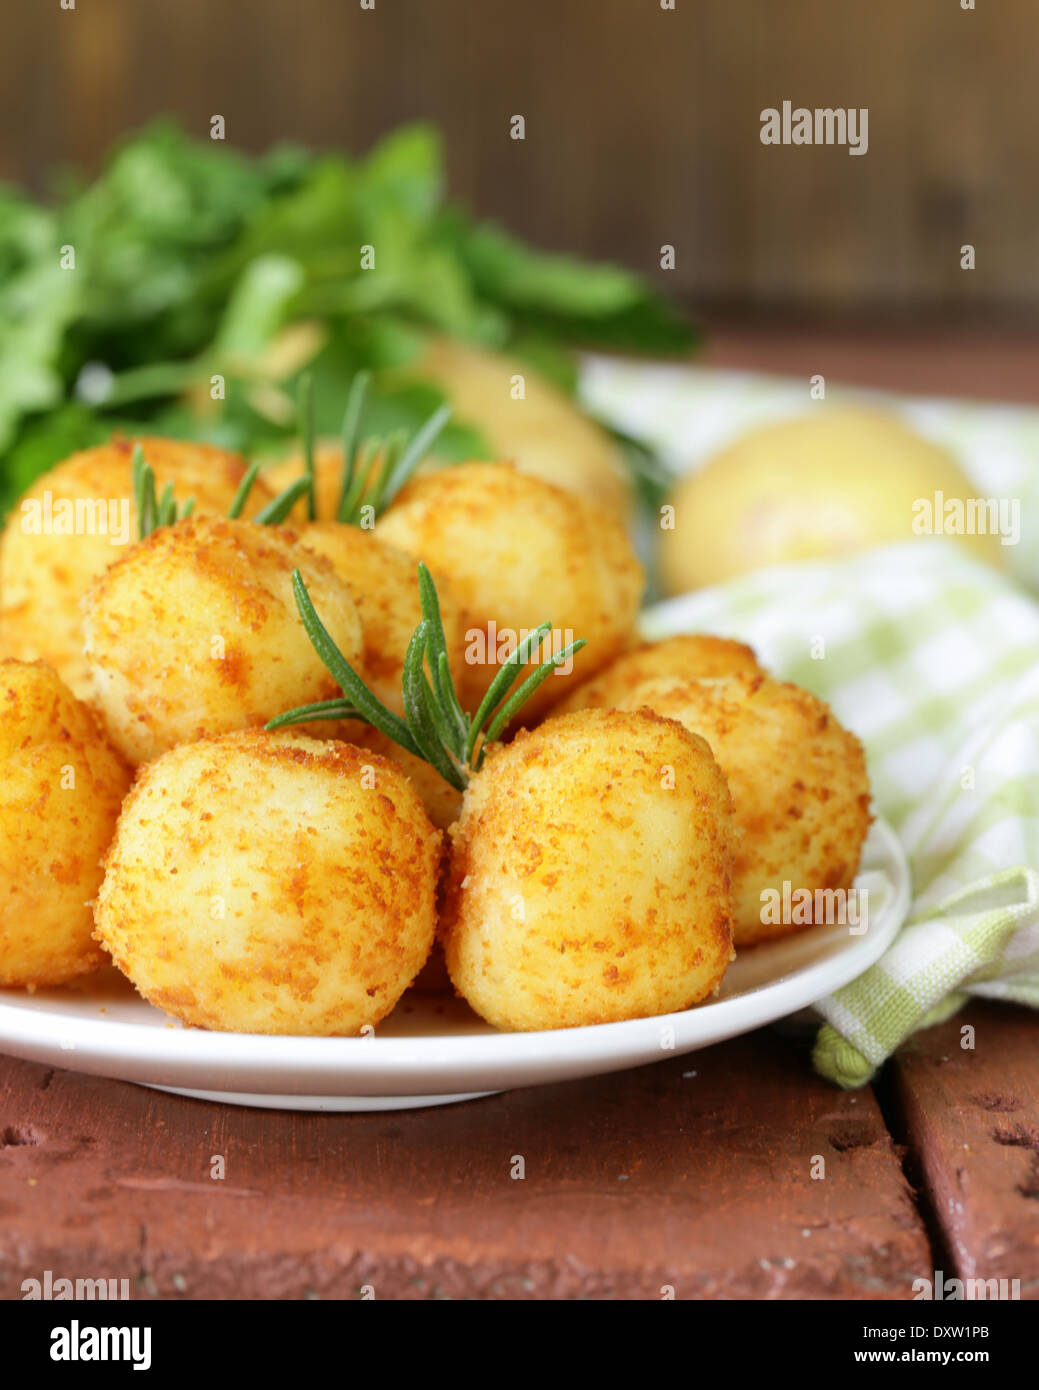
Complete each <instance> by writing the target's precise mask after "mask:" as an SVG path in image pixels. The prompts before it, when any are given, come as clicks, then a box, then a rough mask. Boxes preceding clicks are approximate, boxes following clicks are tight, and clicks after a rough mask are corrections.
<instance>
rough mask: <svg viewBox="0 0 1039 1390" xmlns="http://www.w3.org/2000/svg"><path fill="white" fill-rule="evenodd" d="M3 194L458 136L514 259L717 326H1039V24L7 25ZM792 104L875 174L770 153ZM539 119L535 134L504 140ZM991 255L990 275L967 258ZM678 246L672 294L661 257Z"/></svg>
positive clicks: (683, 12)
mask: <svg viewBox="0 0 1039 1390" xmlns="http://www.w3.org/2000/svg"><path fill="white" fill-rule="evenodd" d="M7 9H8V10H9V11H11V14H10V15H5V31H4V43H3V44H2V45H0V178H4V179H11V180H15V181H18V182H26V183H28V184H29V185H30V186H33V187H35V188H37V189H39V188H41V187H42V186H43V183H44V177H45V171H46V170H48V169H49V168H50V167H51V166H52V165H54V164H60V163H63V162H67V161H70V160H72V161H75V162H77V163H79V164H80V165H82V167H83V168H84V170H92V169H95V168H96V167H97V165H98V163H99V161H100V159H101V157H102V154H103V151H104V150H105V148H106V147H107V146H108V145H109V144H110V143H111V142H113V141H114V140H117V139H121V138H122V137H124V136H125V135H126V133H127V131H128V130H129V129H132V128H133V127H134V126H136V125H138V124H140V123H142V122H144V121H146V120H150V119H151V118H152V117H154V116H155V115H158V114H161V113H166V112H170V113H173V114H175V115H177V116H179V117H180V119H181V120H182V121H183V122H184V123H185V125H186V126H187V128H188V129H189V130H192V131H195V132H198V133H202V134H205V132H206V130H207V128H208V120H209V117H210V115H211V114H213V113H216V112H219V113H221V114H222V115H224V116H225V117H226V119H227V123H228V141H229V143H230V144H231V145H233V146H237V147H240V148H245V149H260V148H263V147H265V146H266V145H268V144H269V143H271V142H272V141H276V140H279V139H283V138H290V139H299V140H302V141H308V142H312V143H314V144H316V145H318V146H325V145H333V146H335V145H343V146H346V147H348V148H351V149H355V150H359V149H362V148H364V147H365V146H367V145H368V143H369V142H370V141H371V140H372V139H374V138H375V137H376V136H377V135H378V134H379V133H381V132H383V131H385V130H387V129H390V128H392V127H393V126H395V125H397V124H398V123H400V122H401V121H404V120H410V119H414V118H415V117H428V118H429V119H431V120H433V121H435V122H436V123H437V124H438V125H439V126H440V127H441V128H442V129H443V131H444V133H445V140H446V145H447V151H448V162H449V168H450V172H451V184H452V189H453V192H454V193H455V194H457V196H459V197H460V198H462V199H464V200H467V201H469V202H471V203H472V204H473V205H474V206H475V207H476V208H477V210H478V211H480V212H481V213H482V214H484V215H486V216H490V217H495V218H499V219H501V220H502V221H503V222H505V223H506V224H507V225H508V226H509V227H511V228H512V229H513V230H514V231H516V232H518V233H521V234H523V235H526V236H528V237H530V238H532V239H533V240H535V241H537V242H540V243H543V244H545V245H547V246H552V247H555V248H559V249H571V250H574V251H576V252H578V253H580V254H582V255H585V256H607V257H611V258H616V259H619V260H621V261H624V262H626V263H628V264H630V265H632V266H635V267H637V268H639V269H642V270H646V271H648V272H649V273H650V274H652V275H654V276H655V277H656V279H657V281H658V283H660V284H661V286H662V287H663V288H664V289H665V290H666V291H668V292H674V293H677V294H680V295H683V296H686V297H689V298H693V297H695V298H696V299H697V300H698V301H699V302H700V303H701V304H703V305H708V306H710V305H741V304H742V305H747V304H748V303H750V304H757V305H758V306H766V305H770V304H771V305H791V304H793V305H801V306H805V307H810V308H813V309H815V310H827V309H828V310H831V311H832V310H833V309H834V308H837V307H847V308H849V309H854V310H855V311H856V312H858V313H871V312H874V311H877V310H884V309H886V310H892V309H899V308H901V310H902V311H903V312H905V311H906V310H907V309H919V308H920V307H928V308H932V309H933V308H946V309H949V308H953V309H956V310H958V311H960V312H961V313H963V314H965V315H968V314H972V313H974V312H975V311H977V310H980V309H985V310H990V311H998V312H1000V313H1004V314H1006V315H1008V316H1011V315H1021V314H1023V313H1030V314H1031V315H1032V316H1033V318H1034V313H1035V309H1036V305H1037V304H1039V259H1037V258H1036V256H1035V255H1034V241H1035V237H1034V228H1035V225H1036V220H1037V216H1039V201H1037V200H1039V192H1037V185H1036V182H1035V180H1034V179H1030V178H1028V177H1027V173H1028V171H1029V170H1030V168H1031V166H1032V161H1033V144H1034V137H1033V130H1034V118H1033V112H1032V91H1033V88H1034V80H1033V74H1032V66H1033V63H1034V59H1033V54H1034V51H1035V45H1036V38H1037V32H1039V31H1037V24H1039V16H1037V12H1036V8H1035V6H1034V5H1029V4H1027V3H1025V0H1017V3H1015V4H1003V5H992V4H979V5H978V6H977V7H976V9H975V10H973V11H964V10H962V9H961V7H960V6H959V5H958V4H956V3H955V0H917V3H915V4H913V5H906V4H905V3H904V0H872V2H871V3H870V4H869V5H863V4H858V5H844V6H841V7H839V8H837V7H835V6H834V5H833V4H832V3H829V0H797V3H796V4H787V5H777V4H775V3H774V2H773V0H728V3H726V4H724V5H720V4H719V5H706V6H705V5H694V4H691V3H687V0H682V3H679V4H678V5H677V6H676V8H675V9H674V10H671V11H662V10H661V9H660V7H659V4H657V3H655V0H646V3H643V4H633V3H631V0H595V3H594V6H593V4H592V0H537V3H533V4H528V5H527V6H526V7H524V9H523V13H522V15H520V12H519V7H517V6H516V5H514V4H512V3H511V0H484V2H483V3H482V4H480V5H474V4H473V3H472V2H471V0H437V3H436V4H435V5H432V4H429V3H428V0H395V3H393V4H388V3H380V4H377V5H376V7H375V9H374V10H370V11H362V10H361V8H360V6H359V5H358V4H357V2H356V0H353V2H352V3H348V4H344V3H342V0H295V3H294V4H293V5H291V6H288V5H285V4H280V3H278V0H225V3H224V4H222V5H214V4H212V3H210V0H178V4H177V5H176V6H175V7H174V6H169V5H165V6H163V5H155V4H152V5H142V4H140V3H137V0H106V3H105V4H104V5H86V4H81V5H79V6H78V7H77V8H76V9H75V10H72V11H67V10H62V9H61V8H60V7H59V5H58V3H57V0H53V2H52V3H49V4H45V5H35V6H27V5H23V6H8V7H7ZM784 100H790V101H791V102H793V104H794V105H795V106H796V105H799V104H803V105H805V106H809V107H815V106H823V107H827V106H830V107H849V106H854V107H859V106H866V107H868V108H869V111H870V124H869V129H870V146H869V151H868V153H867V154H866V155H865V156H863V157H850V156H849V155H848V154H847V153H846V152H845V151H843V150H841V149H834V148H808V147H800V146H799V147H793V146H790V147H774V146H769V147H765V146H763V145H762V144H761V142H760V138H759V136H760V112H761V110H762V109H764V108H766V107H773V106H779V105H781V104H782V102H783V101H784ZM517 112H521V113H522V114H524V115H525V117H526V118H527V124H528V134H527V139H526V141H525V142H524V143H523V144H522V145H520V144H519V143H518V142H510V141H509V140H508V139H507V137H506V122H507V120H508V117H509V116H510V115H511V114H513V113H517ZM965 242H970V243H972V244H973V245H974V246H975V247H976V250H977V268H976V269H975V270H974V271H971V272H964V271H962V270H961V269H960V265H959V248H960V246H961V245H962V244H963V243H965ZM664 243H669V244H673V245H675V246H676V249H677V252H678V258H677V265H676V267H675V269H674V270H673V271H668V272H663V271H660V270H659V268H658V267H659V247H660V246H661V245H662V244H664Z"/></svg>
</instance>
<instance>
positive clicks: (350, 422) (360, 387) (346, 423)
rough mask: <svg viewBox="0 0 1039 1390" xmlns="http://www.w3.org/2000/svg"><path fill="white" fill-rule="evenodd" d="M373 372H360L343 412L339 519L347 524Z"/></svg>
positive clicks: (355, 378) (352, 385) (353, 382)
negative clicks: (363, 411) (369, 384)
mask: <svg viewBox="0 0 1039 1390" xmlns="http://www.w3.org/2000/svg"><path fill="white" fill-rule="evenodd" d="M371 377H372V374H371V372H358V373H357V375H356V376H355V377H354V379H353V381H352V382H351V383H350V392H349V394H348V396H347V398H346V409H345V410H344V411H343V428H342V434H341V439H342V445H343V484H342V487H341V489H340V492H339V510H338V512H337V514H336V515H337V517H338V519H339V520H340V521H343V522H346V521H349V520H350V519H351V513H352V506H351V502H350V499H351V498H352V497H353V480H354V473H355V470H356V465H357V457H356V455H357V440H358V434H359V432H360V424H361V411H362V410H363V409H364V401H365V397H366V396H367V394H368V383H369V382H370V381H371Z"/></svg>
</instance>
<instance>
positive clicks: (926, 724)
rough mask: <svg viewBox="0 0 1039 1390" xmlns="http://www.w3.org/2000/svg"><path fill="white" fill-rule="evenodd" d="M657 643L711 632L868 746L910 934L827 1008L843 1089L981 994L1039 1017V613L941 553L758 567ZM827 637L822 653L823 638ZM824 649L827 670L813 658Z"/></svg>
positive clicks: (690, 612) (692, 599)
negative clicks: (904, 879)
mask: <svg viewBox="0 0 1039 1390" xmlns="http://www.w3.org/2000/svg"><path fill="white" fill-rule="evenodd" d="M643 628H644V630H645V631H646V634H647V635H648V636H650V637H663V636H667V635H669V634H671V633H673V632H682V631H685V632H691V631H696V632H717V633H721V634H726V635H732V636H736V637H740V638H742V639H744V640H745V641H748V642H750V643H751V644H752V645H753V646H754V647H755V648H756V650H757V652H758V654H759V656H760V657H761V659H762V661H763V662H764V663H765V665H766V666H768V667H769V669H770V670H772V671H774V672H775V673H776V674H777V675H780V676H782V677H783V678H784V679H786V680H792V681H796V682H797V684H798V685H803V686H804V687H805V688H806V689H808V690H811V691H813V692H814V693H815V694H817V695H819V696H821V697H822V698H823V699H824V700H826V701H828V702H829V704H831V705H832V706H833V708H834V711H835V712H836V714H837V717H838V718H839V719H840V720H841V721H842V723H844V724H846V725H847V727H848V728H850V729H853V730H854V731H855V733H857V734H858V735H859V737H860V738H861V739H862V740H863V742H864V744H865V745H866V750H867V755H868V761H869V771H870V779H871V781H872V784H873V795H874V804H875V806H876V809H877V810H878V811H880V813H881V814H882V815H884V816H885V817H886V818H887V819H888V821H889V822H890V823H891V825H892V826H893V827H894V829H895V830H896V831H897V833H898V835H899V836H900V838H901V840H902V843H903V845H904V846H905V849H906V853H907V855H908V858H909V864H910V868H911V870H912V875H913V903H912V907H911V909H910V914H909V919H908V923H907V925H906V926H905V927H904V928H903V930H902V931H901V933H900V934H899V936H898V938H897V940H896V941H895V943H894V945H892V946H891V947H890V948H889V950H888V951H887V952H886V953H885V955H884V956H882V958H881V959H880V961H879V962H878V963H877V964H876V965H875V966H873V967H872V968H871V969H869V970H867V971H866V973H865V974H864V975H860V976H859V978H858V979H857V980H854V981H853V982H852V983H851V984H850V985H846V986H845V988H844V989H842V990H839V991H838V992H837V993H836V994H833V995H831V996H830V997H829V998H827V999H824V1000H822V1001H821V1002H820V1003H819V1004H817V1005H816V1007H817V1008H818V1010H819V1012H820V1013H821V1014H822V1015H823V1017H824V1018H825V1019H826V1026H824V1027H823V1028H822V1030H821V1031H820V1034H819V1039H818V1042H817V1044H816V1049H815V1063H816V1066H817V1067H818V1068H819V1070H820V1071H822V1072H823V1073H824V1074H825V1075H826V1076H829V1077H831V1078H832V1079H833V1080H835V1081H838V1082H840V1084H841V1085H842V1086H856V1085H861V1084H862V1083H863V1082H865V1081H867V1080H869V1077H870V1076H871V1074H872V1072H873V1070H874V1068H876V1067H877V1066H878V1065H879V1064H880V1063H881V1062H882V1061H883V1060H884V1058H885V1057H887V1056H889V1055H890V1054H891V1053H892V1052H893V1051H894V1049H895V1048H896V1047H897V1046H898V1044H899V1043H900V1042H901V1041H902V1040H903V1038H906V1037H908V1035H909V1034H910V1033H912V1032H914V1031H915V1030H916V1029H917V1028H922V1027H926V1026H927V1025H928V1024H930V1023H936V1022H938V1021H939V1020H940V1019H942V1018H946V1017H948V1015H949V1014H950V1013H952V1012H953V1011H954V1010H955V1009H957V1008H958V1007H959V1006H960V1005H961V1004H962V1003H964V1002H965V1000H966V999H967V998H968V996H970V995H983V996H985V997H987V998H994V999H1008V1000H1014V1001H1016V1002H1018V1003H1025V1004H1031V1005H1032V1006H1033V1007H1037V1008H1039V607H1037V606H1036V605H1035V603H1033V601H1032V600H1031V599H1030V598H1028V597H1026V596H1025V595H1024V594H1023V593H1022V592H1021V590H1019V589H1017V588H1016V587H1015V586H1014V585H1013V584H1012V583H1011V582H1008V581H1007V580H1005V579H1004V578H1002V577H1001V576H1000V575H998V574H996V573H995V572H993V571H991V570H989V569H987V568H986V567H984V566H982V565H979V564H977V563H976V562H975V561H974V560H972V559H970V558H968V557H967V556H966V555H964V554H961V553H960V552H959V551H958V550H957V549H956V548H955V547H954V546H953V545H952V544H950V543H948V542H943V541H919V542H917V541H914V542H910V543H909V544H906V545H901V546H894V547H889V548H886V549H884V550H879V551H873V552H872V553H871V554H869V555H864V556H858V557H856V558H854V559H849V560H844V561H840V562H838V563H836V564H830V563H813V564H805V565H789V566H782V567H773V568H772V569H769V570H761V571H758V572H757V573H756V574H752V575H748V576H747V577H746V578H744V579H740V580H736V581H733V582H730V583H728V584H723V585H719V586H717V587H716V588H712V589H703V590H700V591H699V592H698V593H695V594H689V595H686V596H685V597H684V598H680V599H675V600H672V601H671V602H669V603H666V604H661V605H659V606H658V607H656V608H655V609H653V610H651V612H650V613H648V614H647V615H646V619H645V621H644V623H643ZM820 639H821V641H820ZM813 650H814V651H815V652H817V653H818V652H820V651H822V652H825V655H824V656H822V657H821V658H818V657H813V656H812V654H811V653H812V652H813Z"/></svg>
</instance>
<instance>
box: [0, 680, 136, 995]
mask: <svg viewBox="0 0 1039 1390" xmlns="http://www.w3.org/2000/svg"><path fill="white" fill-rule="evenodd" d="M0 768H2V772H0V986H3V987H5V988H6V987H9V986H12V985H14V986H26V985H31V986H36V985H60V984H64V983H65V981H67V980H71V979H74V978H75V977H76V976H77V975H83V974H86V973H87V972H89V971H91V970H94V969H96V967H97V966H99V965H101V964H102V962H103V961H104V959H105V957H104V953H103V952H102V951H101V950H100V948H99V947H98V946H97V945H96V944H95V942H94V941H93V940H92V938H91V931H92V928H93V920H92V914H91V903H92V901H93V899H94V897H95V895H96V893H97V890H98V887H99V886H100V883H101V878H102V874H103V868H102V860H103V859H104V856H105V852H106V850H107V849H108V846H109V843H110V841H111V839H112V836H113V835H114V834H115V826H116V820H117V819H118V817H119V808H120V805H121V804H122V800H123V797H124V796H125V794H126V792H127V791H128V790H129V787H130V780H131V775H130V769H129V768H128V767H127V766H126V764H125V763H124V762H123V760H122V759H121V758H120V757H119V756H118V754H117V753H116V752H115V750H114V749H113V748H111V747H110V746H109V745H108V743H107V742H106V740H105V738H104V736H103V735H102V733H101V731H100V729H99V728H98V726H97V723H96V722H95V720H94V717H93V715H92V714H91V713H90V711H89V709H87V707H86V706H85V705H83V704H80V702H79V701H78V700H76V699H75V697H74V696H73V694H72V692H71V691H70V690H69V689H68V687H67V686H65V685H64V684H63V683H62V681H61V680H60V679H59V677H58V676H57V674H56V673H55V672H54V671H53V670H52V669H51V668H50V667H49V666H46V665H44V663H43V662H34V663H26V662H21V661H3V662H0Z"/></svg>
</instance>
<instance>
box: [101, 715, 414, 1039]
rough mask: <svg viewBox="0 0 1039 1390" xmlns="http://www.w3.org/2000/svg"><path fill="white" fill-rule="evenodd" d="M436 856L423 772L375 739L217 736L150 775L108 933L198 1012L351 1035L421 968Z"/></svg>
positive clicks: (127, 814)
mask: <svg viewBox="0 0 1039 1390" xmlns="http://www.w3.org/2000/svg"><path fill="white" fill-rule="evenodd" d="M439 859H440V835H439V832H438V831H436V830H434V828H433V827H432V826H431V825H430V823H429V820H428V819H427V817H426V813H425V812H424V811H423V809H422V805H421V803H420V801H419V799H418V796H417V795H416V793H415V791H414V789H413V788H412V786H411V784H410V783H409V782H408V780H407V778H406V777H404V776H403V774H402V773H401V772H400V770H399V769H398V768H397V767H396V766H395V765H394V764H393V763H390V762H388V761H386V760H385V759H383V758H380V757H378V756H377V755H376V754H373V753H371V752H370V751H369V750H361V749H357V748H352V747H350V746H349V745H348V744H344V743H326V742H321V741H318V740H316V739H311V738H307V737H305V736H304V735H301V734H295V733H277V734H267V733H264V732H263V731H262V730H249V731H246V732H244V733H235V734H227V735H224V736H223V737H222V738H215V739H204V740H202V741H201V742H199V743H194V744H188V745H183V746H181V747H179V748H175V749H173V750H172V751H171V752H169V753H166V754H165V755H164V756H163V757H161V758H160V759H158V761H157V762H154V763H152V764H150V766H149V767H147V768H146V769H145V770H144V771H143V772H142V773H141V774H140V775H139V777H138V779H137V782H136V784H135V786H134V789H133V792H132V794H131V796H130V797H129V798H128V799H127V802H126V806H125V809H124V811H123V815H122V816H121V818H120V821H119V827H118V830H117V832H116V837H115V841H114V843H113V845H112V848H111V851H110V852H109V855H108V862H107V868H106V872H105V879H104V883H103V884H102V886H101V891H100V893H99V894H98V900H97V910H96V914H95V916H96V923H97V927H96V935H97V939H98V940H99V941H100V942H101V943H102V944H103V945H104V946H105V947H106V949H108V950H109V951H111V953H112V958H113V959H114V961H115V963H116V965H118V966H119V968H120V970H122V971H123V973H124V974H126V975H128V976H129V978H130V979H131V980H132V981H133V983H134V985H136V987H137V989H138V990H139V991H140V992H141V994H143V995H144V997H145V998H146V999H148V1000H150V1001H151V1003H153V1004H156V1005H158V1007H159V1008H162V1009H165V1010H166V1011H167V1012H168V1013H171V1014H174V1015H176V1017H178V1018H180V1019H183V1020H184V1022H185V1023H189V1024H193V1025H195V1026H196V1027H201V1028H216V1029H223V1030H226V1031H229V1032H240V1033H297V1034H317V1035H323V1036H329V1035H340V1034H355V1033H357V1032H359V1030H360V1029H362V1028H363V1027H364V1026H365V1025H374V1024H376V1023H378V1022H379V1020H380V1019H382V1018H385V1016H386V1015H387V1014H388V1013H389V1012H390V1011H391V1009H392V1008H393V1006H394V1005H395V1004H396V1002H397V1000H398V999H399V998H400V996H401V994H403V992H404V990H405V989H406V988H407V986H408V985H409V984H410V983H411V981H412V980H413V979H414V977H415V976H416V975H417V974H418V972H419V971H420V970H421V968H422V966H423V965H424V964H425V961H426V959H427V957H428V955H429V952H430V949H431V947H432V944H433V934H434V929H435V923H436V880H437V870H438V865H439Z"/></svg>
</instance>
